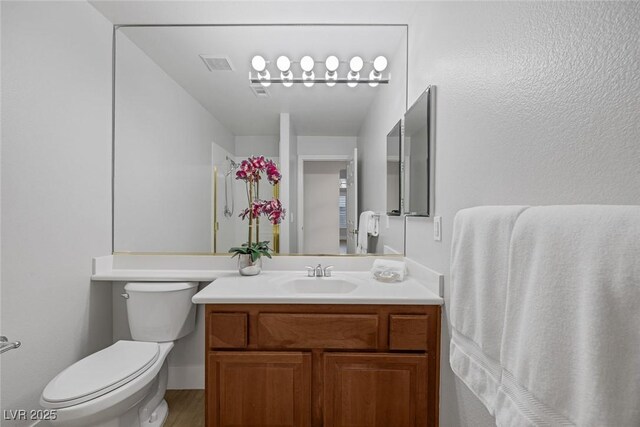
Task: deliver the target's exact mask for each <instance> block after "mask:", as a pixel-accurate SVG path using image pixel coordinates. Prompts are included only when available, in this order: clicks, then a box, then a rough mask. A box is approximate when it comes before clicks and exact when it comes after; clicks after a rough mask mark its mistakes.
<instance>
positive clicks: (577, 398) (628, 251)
mask: <svg viewBox="0 0 640 427" xmlns="http://www.w3.org/2000/svg"><path fill="white" fill-rule="evenodd" d="M452 298H453V297H452ZM490 309H491V310H495V309H496V307H495V306H492V307H490ZM471 320H472V321H473V319H471ZM639 350H640V206H547V207H536V208H531V209H528V210H527V211H526V212H524V213H523V214H522V215H521V216H520V217H519V219H518V221H517V224H516V226H515V228H514V230H513V236H512V240H511V255H510V267H509V284H508V294H507V304H506V313H505V321H504V333H503V336H502V346H501V355H500V359H501V364H502V367H503V375H502V384H501V386H500V389H499V390H498V395H497V402H496V412H495V415H496V423H497V425H498V426H505V427H506V426H559V425H577V426H581V427H601V426H612V427H613V426H616V427H636V426H640V404H639V402H640V353H639Z"/></svg>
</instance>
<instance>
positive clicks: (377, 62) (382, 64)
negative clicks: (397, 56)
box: [373, 55, 387, 73]
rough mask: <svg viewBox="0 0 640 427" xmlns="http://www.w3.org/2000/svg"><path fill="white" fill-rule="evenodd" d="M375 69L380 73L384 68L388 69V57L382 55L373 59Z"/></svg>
mask: <svg viewBox="0 0 640 427" xmlns="http://www.w3.org/2000/svg"><path fill="white" fill-rule="evenodd" d="M373 69H374V70H376V71H377V72H378V73H381V72H383V71H384V70H386V69H387V58H385V57H384V56H382V55H380V56H378V57H376V59H374V60H373Z"/></svg>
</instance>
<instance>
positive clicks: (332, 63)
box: [324, 55, 340, 73]
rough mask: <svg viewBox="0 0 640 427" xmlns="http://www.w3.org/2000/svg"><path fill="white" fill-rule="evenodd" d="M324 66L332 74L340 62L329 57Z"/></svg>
mask: <svg viewBox="0 0 640 427" xmlns="http://www.w3.org/2000/svg"><path fill="white" fill-rule="evenodd" d="M324 65H325V66H326V67H327V71H329V72H331V73H334V72H335V71H336V70H337V69H338V67H339V66H340V61H339V60H338V57H337V56H334V55H331V56H329V57H328V58H327V60H326V61H325V62H324Z"/></svg>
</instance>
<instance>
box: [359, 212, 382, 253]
mask: <svg viewBox="0 0 640 427" xmlns="http://www.w3.org/2000/svg"><path fill="white" fill-rule="evenodd" d="M374 215H375V214H374V213H373V211H364V212H362V213H361V214H360V221H359V222H358V247H357V250H356V252H357V253H359V254H366V253H367V252H368V250H369V242H368V240H369V235H372V236H377V235H378V226H377V224H375V222H376V218H375V216H374ZM374 231H375V234H373V232H374Z"/></svg>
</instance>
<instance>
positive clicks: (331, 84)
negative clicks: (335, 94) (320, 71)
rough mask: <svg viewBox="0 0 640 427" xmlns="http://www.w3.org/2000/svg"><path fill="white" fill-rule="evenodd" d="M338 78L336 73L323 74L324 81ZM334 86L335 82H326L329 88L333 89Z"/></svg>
mask: <svg viewBox="0 0 640 427" xmlns="http://www.w3.org/2000/svg"><path fill="white" fill-rule="evenodd" d="M337 78H338V73H336V72H335V71H333V72H331V71H327V72H326V73H324V79H325V80H336V79H337ZM335 85H336V82H335V81H333V82H329V81H328V82H327V86H329V87H334V86H335Z"/></svg>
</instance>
